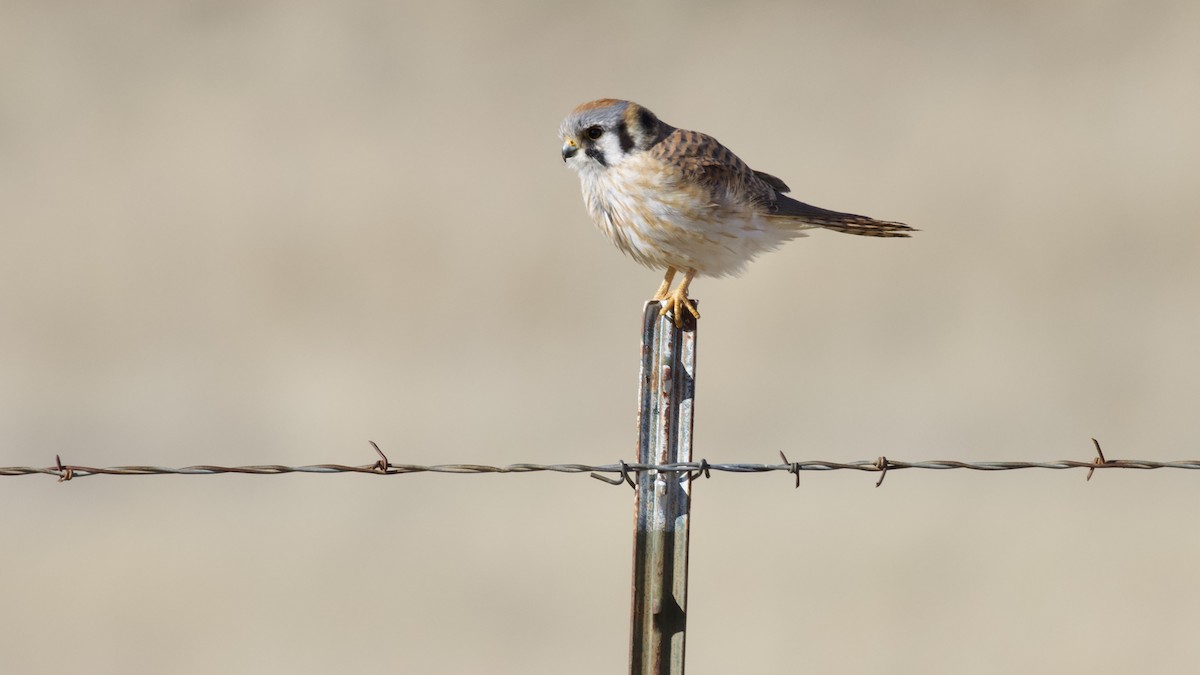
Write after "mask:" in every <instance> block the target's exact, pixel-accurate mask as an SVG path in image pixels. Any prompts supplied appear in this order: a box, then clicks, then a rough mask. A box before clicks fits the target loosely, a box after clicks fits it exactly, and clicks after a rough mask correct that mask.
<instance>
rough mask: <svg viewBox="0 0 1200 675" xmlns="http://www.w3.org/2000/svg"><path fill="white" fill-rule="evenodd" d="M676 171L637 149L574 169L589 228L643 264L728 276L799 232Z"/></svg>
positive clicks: (796, 235) (739, 270) (738, 271)
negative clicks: (609, 162)
mask: <svg viewBox="0 0 1200 675" xmlns="http://www.w3.org/2000/svg"><path fill="white" fill-rule="evenodd" d="M678 176H679V175H678V174H677V173H675V172H670V171H664V170H662V168H661V167H660V166H659V165H658V164H657V162H655V161H653V160H652V159H650V158H649V157H648V156H647V155H645V154H638V155H637V156H633V157H626V159H625V161H623V162H621V163H620V164H619V165H617V166H611V167H607V168H606V167H602V166H600V165H598V164H592V165H591V166H589V167H588V168H586V169H584V170H581V171H580V172H579V177H580V180H581V182H582V187H583V200H584V202H585V203H586V205H587V209H588V212H589V213H591V215H592V219H593V220H594V221H595V222H596V225H597V227H599V228H600V231H601V232H603V233H604V234H605V236H607V237H608V238H609V240H610V241H612V242H613V243H614V244H616V246H617V248H619V249H621V250H622V251H624V252H625V253H627V254H629V255H630V256H631V257H632V258H633V259H634V260H636V261H637V262H639V263H641V264H642V265H645V266H647V267H652V268H656V269H665V268H667V267H674V268H676V269H678V270H688V269H693V270H696V272H697V273H698V274H700V275H704V276H726V275H736V274H739V273H741V271H742V269H743V268H744V267H745V266H746V263H748V262H750V261H751V260H753V259H754V257H755V256H757V255H758V254H760V253H765V252H767V251H770V250H773V249H775V248H777V247H778V246H779V245H780V244H782V243H783V242H785V241H788V240H790V239H793V238H795V237H800V236H804V235H803V233H802V232H801V231H800V230H799V229H796V228H793V227H786V226H784V224H783V223H780V222H779V221H776V220H772V219H768V218H762V217H760V216H759V215H758V214H756V213H755V212H754V211H753V210H751V209H749V208H746V207H739V205H737V204H716V203H713V202H712V201H711V199H710V198H709V195H708V192H707V190H705V189H704V188H703V187H701V186H698V185H694V184H689V183H686V182H684V181H682V180H681V179H680V178H679V177H678Z"/></svg>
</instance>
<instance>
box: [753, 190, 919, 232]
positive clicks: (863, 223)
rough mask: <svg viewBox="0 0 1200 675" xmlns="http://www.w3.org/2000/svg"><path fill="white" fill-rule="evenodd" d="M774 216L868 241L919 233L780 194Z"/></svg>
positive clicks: (776, 199)
mask: <svg viewBox="0 0 1200 675" xmlns="http://www.w3.org/2000/svg"><path fill="white" fill-rule="evenodd" d="M771 206H772V208H771V215H772V216H775V217H781V218H787V219H789V220H794V221H796V223H797V224H798V225H807V226H810V227H823V228H825V229H827V230H834V231H835V232H845V233H846V234H857V235H861V236H864V237H907V236H909V234H908V233H909V232H916V231H917V229H916V228H913V227H909V226H908V225H905V224H904V223H897V222H893V221H890V220H875V219H874V218H868V217H867V216H859V215H856V214H853V213H842V212H841V211H830V210H829V209H823V208H820V207H818V206H812V205H811V204H805V203H804V202H798V201H796V200H795V199H792V198H791V197H787V196H785V195H782V194H777V195H776V197H775V202H774V203H773V204H772V205H771Z"/></svg>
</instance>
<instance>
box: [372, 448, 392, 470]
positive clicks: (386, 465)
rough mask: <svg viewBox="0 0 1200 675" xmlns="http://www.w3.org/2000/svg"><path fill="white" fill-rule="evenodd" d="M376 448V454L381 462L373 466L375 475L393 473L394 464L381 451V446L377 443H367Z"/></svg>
mask: <svg viewBox="0 0 1200 675" xmlns="http://www.w3.org/2000/svg"><path fill="white" fill-rule="evenodd" d="M367 442H368V443H370V444H371V447H372V448H375V452H376V453H377V454H378V455H379V461H377V462H375V464H374V465H373V466H374V468H375V473H392V464H391V462H389V461H388V458H387V455H385V454H383V450H380V449H379V444H378V443H376V442H375V441H367Z"/></svg>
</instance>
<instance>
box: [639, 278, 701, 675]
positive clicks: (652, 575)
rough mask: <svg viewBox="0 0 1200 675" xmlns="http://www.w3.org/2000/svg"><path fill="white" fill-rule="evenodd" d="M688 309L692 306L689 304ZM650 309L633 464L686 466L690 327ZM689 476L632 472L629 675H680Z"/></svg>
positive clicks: (692, 351)
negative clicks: (633, 509) (633, 512)
mask: <svg viewBox="0 0 1200 675" xmlns="http://www.w3.org/2000/svg"><path fill="white" fill-rule="evenodd" d="M692 302H693V304H697V303H696V301H695V300H693V301H692ZM659 310H660V305H659V303H658V302H655V301H650V302H647V303H646V306H645V308H644V314H643V317H642V366H641V380H640V386H639V388H638V458H637V461H638V463H639V464H656V465H662V464H677V463H687V462H691V461H692V420H693V412H694V409H695V408H694V402H695V394H696V321H695V319H693V318H692V317H691V316H690V315H686V314H685V315H684V316H683V319H684V321H683V325H682V326H681V327H677V326H676V325H675V322H674V317H672V316H670V315H667V316H659ZM691 479H692V473H691V472H690V471H654V470H648V471H639V472H638V474H637V480H636V481H635V485H636V493H637V496H636V513H637V516H636V521H635V522H636V530H635V532H634V546H633V600H632V606H633V609H632V620H631V630H630V632H631V636H630V647H629V672H630V673H634V674H643V673H645V674H648V673H672V674H676V675H682V673H683V665H684V637H685V634H686V633H685V631H686V628H687V572H688V522H689V514H690V512H691Z"/></svg>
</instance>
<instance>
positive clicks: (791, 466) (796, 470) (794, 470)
mask: <svg viewBox="0 0 1200 675" xmlns="http://www.w3.org/2000/svg"><path fill="white" fill-rule="evenodd" d="M779 457H780V459H782V460H783V463H784V464H787V472H788V473H791V474H795V475H796V488H797V489H799V488H800V464H799V463H798V462H789V461H788V458H787V455H785V454H783V451H782V450H780V451H779Z"/></svg>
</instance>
